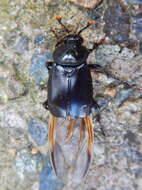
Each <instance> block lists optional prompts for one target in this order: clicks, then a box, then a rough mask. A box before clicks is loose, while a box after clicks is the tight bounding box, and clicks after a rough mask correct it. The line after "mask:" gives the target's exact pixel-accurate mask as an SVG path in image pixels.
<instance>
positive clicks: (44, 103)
mask: <svg viewBox="0 0 142 190" xmlns="http://www.w3.org/2000/svg"><path fill="white" fill-rule="evenodd" d="M43 107H44V108H45V109H46V110H48V100H46V101H45V102H43Z"/></svg>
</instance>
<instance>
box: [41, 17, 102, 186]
mask: <svg viewBox="0 0 142 190" xmlns="http://www.w3.org/2000/svg"><path fill="white" fill-rule="evenodd" d="M56 19H57V21H58V22H59V23H60V24H61V25H62V27H64V29H65V30H66V32H67V33H68V35H67V36H65V37H63V38H62V39H60V40H59V41H58V42H57V44H56V47H55V51H54V52H53V60H54V61H53V62H47V64H46V65H47V68H48V70H49V80H48V98H47V100H46V101H45V102H44V104H43V105H44V107H45V108H46V109H48V110H49V111H50V113H51V117H50V125H49V146H50V158H51V163H52V167H53V169H54V172H55V174H56V175H57V176H58V177H59V178H60V179H61V180H64V181H67V180H69V181H72V182H75V183H80V182H81V181H82V180H83V178H84V177H85V176H86V174H87V171H88V168H89V166H90V163H91V155H92V145H93V126H92V121H91V116H90V114H91V110H92V108H94V109H96V110H97V111H98V114H97V116H98V121H100V117H99V106H98V104H97V102H96V101H95V100H94V99H93V87H92V78H91V72H90V70H91V69H94V70H96V71H97V70H102V68H101V67H100V66H99V65H97V64H87V63H86V60H87V58H88V55H89V54H90V53H91V52H92V51H93V50H94V49H96V48H97V47H98V46H99V45H100V44H103V43H104V39H103V40H101V42H100V43H95V44H94V46H93V48H92V49H87V48H86V47H85V46H83V45H82V44H83V38H82V37H81V36H80V34H81V32H82V31H84V30H85V29H87V28H88V27H89V26H90V25H91V24H94V23H95V21H89V22H88V24H87V25H86V26H85V27H84V28H82V29H81V30H80V31H79V32H76V33H75V34H70V32H69V30H68V28H66V26H65V25H64V24H63V23H62V21H61V17H60V16H56ZM53 32H54V31H53ZM54 33H55V32H54ZM55 35H56V34H55Z"/></svg>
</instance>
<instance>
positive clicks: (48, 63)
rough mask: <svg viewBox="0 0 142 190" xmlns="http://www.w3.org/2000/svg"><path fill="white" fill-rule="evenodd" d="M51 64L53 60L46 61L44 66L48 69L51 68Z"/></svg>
mask: <svg viewBox="0 0 142 190" xmlns="http://www.w3.org/2000/svg"><path fill="white" fill-rule="evenodd" d="M52 64H53V62H51V61H49V62H46V67H47V69H48V70H50V69H51V68H52Z"/></svg>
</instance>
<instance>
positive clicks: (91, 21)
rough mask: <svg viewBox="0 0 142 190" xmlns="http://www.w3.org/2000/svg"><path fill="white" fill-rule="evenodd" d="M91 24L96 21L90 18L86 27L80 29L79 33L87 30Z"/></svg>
mask: <svg viewBox="0 0 142 190" xmlns="http://www.w3.org/2000/svg"><path fill="white" fill-rule="evenodd" d="M91 24H95V21H94V20H89V21H88V23H87V25H86V26H85V27H84V28H82V29H81V30H79V32H78V33H77V34H78V35H79V34H80V33H81V32H82V31H84V30H86V29H87V28H88V27H89V26H90V25H91Z"/></svg>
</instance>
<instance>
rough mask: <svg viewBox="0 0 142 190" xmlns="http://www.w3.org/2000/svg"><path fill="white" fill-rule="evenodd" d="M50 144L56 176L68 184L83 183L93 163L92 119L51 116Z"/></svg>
mask: <svg viewBox="0 0 142 190" xmlns="http://www.w3.org/2000/svg"><path fill="white" fill-rule="evenodd" d="M49 144H50V156H51V162H52V166H53V169H54V171H55V173H56V175H57V176H58V177H59V178H60V179H61V180H63V181H65V182H67V183H68V182H69V183H77V184H78V183H81V182H82V180H83V178H84V177H85V175H86V173H87V171H88V168H89V165H90V162H91V152H92V151H91V150H92V144H93V129H92V123H91V119H90V117H89V116H88V117H86V118H82V119H69V118H66V119H64V118H55V117H54V116H52V115H51V118H50V127H49Z"/></svg>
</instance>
